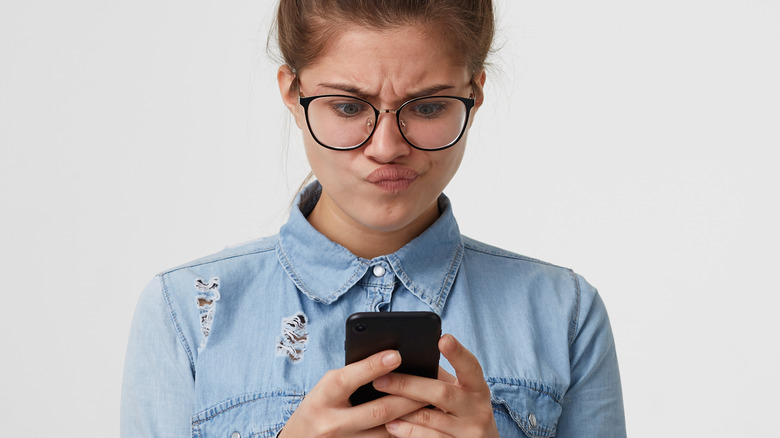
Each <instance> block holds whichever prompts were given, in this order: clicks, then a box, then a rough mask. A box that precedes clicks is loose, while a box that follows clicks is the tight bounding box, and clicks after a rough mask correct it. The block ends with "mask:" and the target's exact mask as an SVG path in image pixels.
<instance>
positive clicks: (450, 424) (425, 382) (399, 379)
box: [374, 335, 498, 438]
mask: <svg viewBox="0 0 780 438" xmlns="http://www.w3.org/2000/svg"><path fill="white" fill-rule="evenodd" d="M439 351H441V353H442V354H443V355H444V357H446V358H447V360H448V361H449V362H450V364H451V365H452V367H453V368H455V373H456V374H457V377H455V376H453V375H452V374H450V373H448V372H446V371H444V370H443V369H442V368H439V379H438V380H435V379H427V378H424V377H417V376H411V375H405V374H387V375H385V376H382V377H380V378H379V379H377V380H375V381H374V387H375V388H377V389H378V390H380V391H384V392H387V393H389V394H395V395H400V396H402V397H405V398H409V399H412V400H416V401H420V402H425V403H429V404H431V405H433V406H435V407H436V408H437V409H428V408H422V409H419V410H417V411H415V412H413V413H411V414H409V415H405V416H403V417H401V418H398V419H397V420H394V421H391V422H389V423H387V424H386V425H385V428H386V429H387V431H388V432H389V433H390V434H391V435H393V436H397V437H415V438H416V437H490V438H498V429H496V421H495V419H494V418H493V405H492V404H491V402H490V389H489V388H488V386H487V383H485V379H484V377H483V376H482V367H481V366H480V365H479V361H478V360H477V358H476V357H474V355H473V354H471V352H469V351H468V350H467V349H466V348H465V347H463V346H462V345H461V344H460V343H459V342H458V341H457V340H456V339H455V337H454V336H452V335H444V336H442V337H441V339H439ZM401 360H403V358H401Z"/></svg>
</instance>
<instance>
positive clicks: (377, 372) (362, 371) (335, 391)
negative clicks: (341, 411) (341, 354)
mask: <svg viewBox="0 0 780 438" xmlns="http://www.w3.org/2000/svg"><path fill="white" fill-rule="evenodd" d="M399 365H401V355H400V354H399V353H398V351H395V350H387V351H382V352H379V353H376V354H373V355H371V356H369V357H367V358H365V359H363V360H360V361H357V362H354V363H351V364H349V365H347V366H345V367H344V368H340V369H337V370H331V371H328V372H327V373H325V376H324V377H323V378H322V383H324V384H325V385H324V386H325V387H323V388H322V391H323V392H325V394H328V395H329V397H332V398H333V399H334V400H339V401H341V400H344V401H346V400H347V399H348V398H349V396H350V395H352V393H353V392H355V390H356V389H358V388H360V387H361V386H363V385H365V384H367V383H370V382H371V381H373V380H374V379H376V378H377V377H380V376H383V375H385V374H387V373H389V372H390V371H392V370H394V369H396V368H397V367H398V366H399Z"/></svg>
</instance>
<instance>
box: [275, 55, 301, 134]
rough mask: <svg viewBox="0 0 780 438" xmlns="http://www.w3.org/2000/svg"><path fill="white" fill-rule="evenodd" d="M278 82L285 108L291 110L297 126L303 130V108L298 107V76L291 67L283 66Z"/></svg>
mask: <svg viewBox="0 0 780 438" xmlns="http://www.w3.org/2000/svg"><path fill="white" fill-rule="evenodd" d="M276 82H277V83H278V84H279V93H280V94H281V95H282V101H283V102H284V106H286V107H287V109H288V110H290V113H291V114H292V115H293V117H294V118H295V124H296V125H298V129H303V124H302V121H303V120H302V117H303V115H302V114H301V109H302V108H301V106H300V105H298V83H297V82H298V81H297V76H296V75H295V73H294V72H293V71H292V69H291V68H290V66H288V65H283V66H281V67H279V70H278V71H277V72H276Z"/></svg>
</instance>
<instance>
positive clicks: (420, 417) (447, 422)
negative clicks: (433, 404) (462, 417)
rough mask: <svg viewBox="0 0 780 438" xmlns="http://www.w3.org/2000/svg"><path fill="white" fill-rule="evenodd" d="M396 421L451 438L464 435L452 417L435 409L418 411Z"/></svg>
mask: <svg viewBox="0 0 780 438" xmlns="http://www.w3.org/2000/svg"><path fill="white" fill-rule="evenodd" d="M398 420H400V421H403V422H405V423H409V424H412V425H417V426H422V427H423V428H426V429H431V430H436V431H438V432H440V433H444V434H447V435H452V436H455V435H457V434H458V433H460V434H461V435H462V434H463V433H464V431H463V430H462V428H460V429H459V428H458V424H457V422H456V421H455V418H454V417H452V416H450V415H448V414H447V413H444V412H442V411H439V410H435V409H427V408H423V409H418V410H416V411H414V412H412V413H411V414H408V415H404V416H403V417H400V418H398Z"/></svg>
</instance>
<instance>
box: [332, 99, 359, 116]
mask: <svg viewBox="0 0 780 438" xmlns="http://www.w3.org/2000/svg"><path fill="white" fill-rule="evenodd" d="M333 110H334V111H336V113H337V114H339V115H341V116H344V117H350V116H354V115H357V114H360V113H362V112H363V111H365V110H366V105H365V104H363V103H362V102H342V103H334V104H333Z"/></svg>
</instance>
